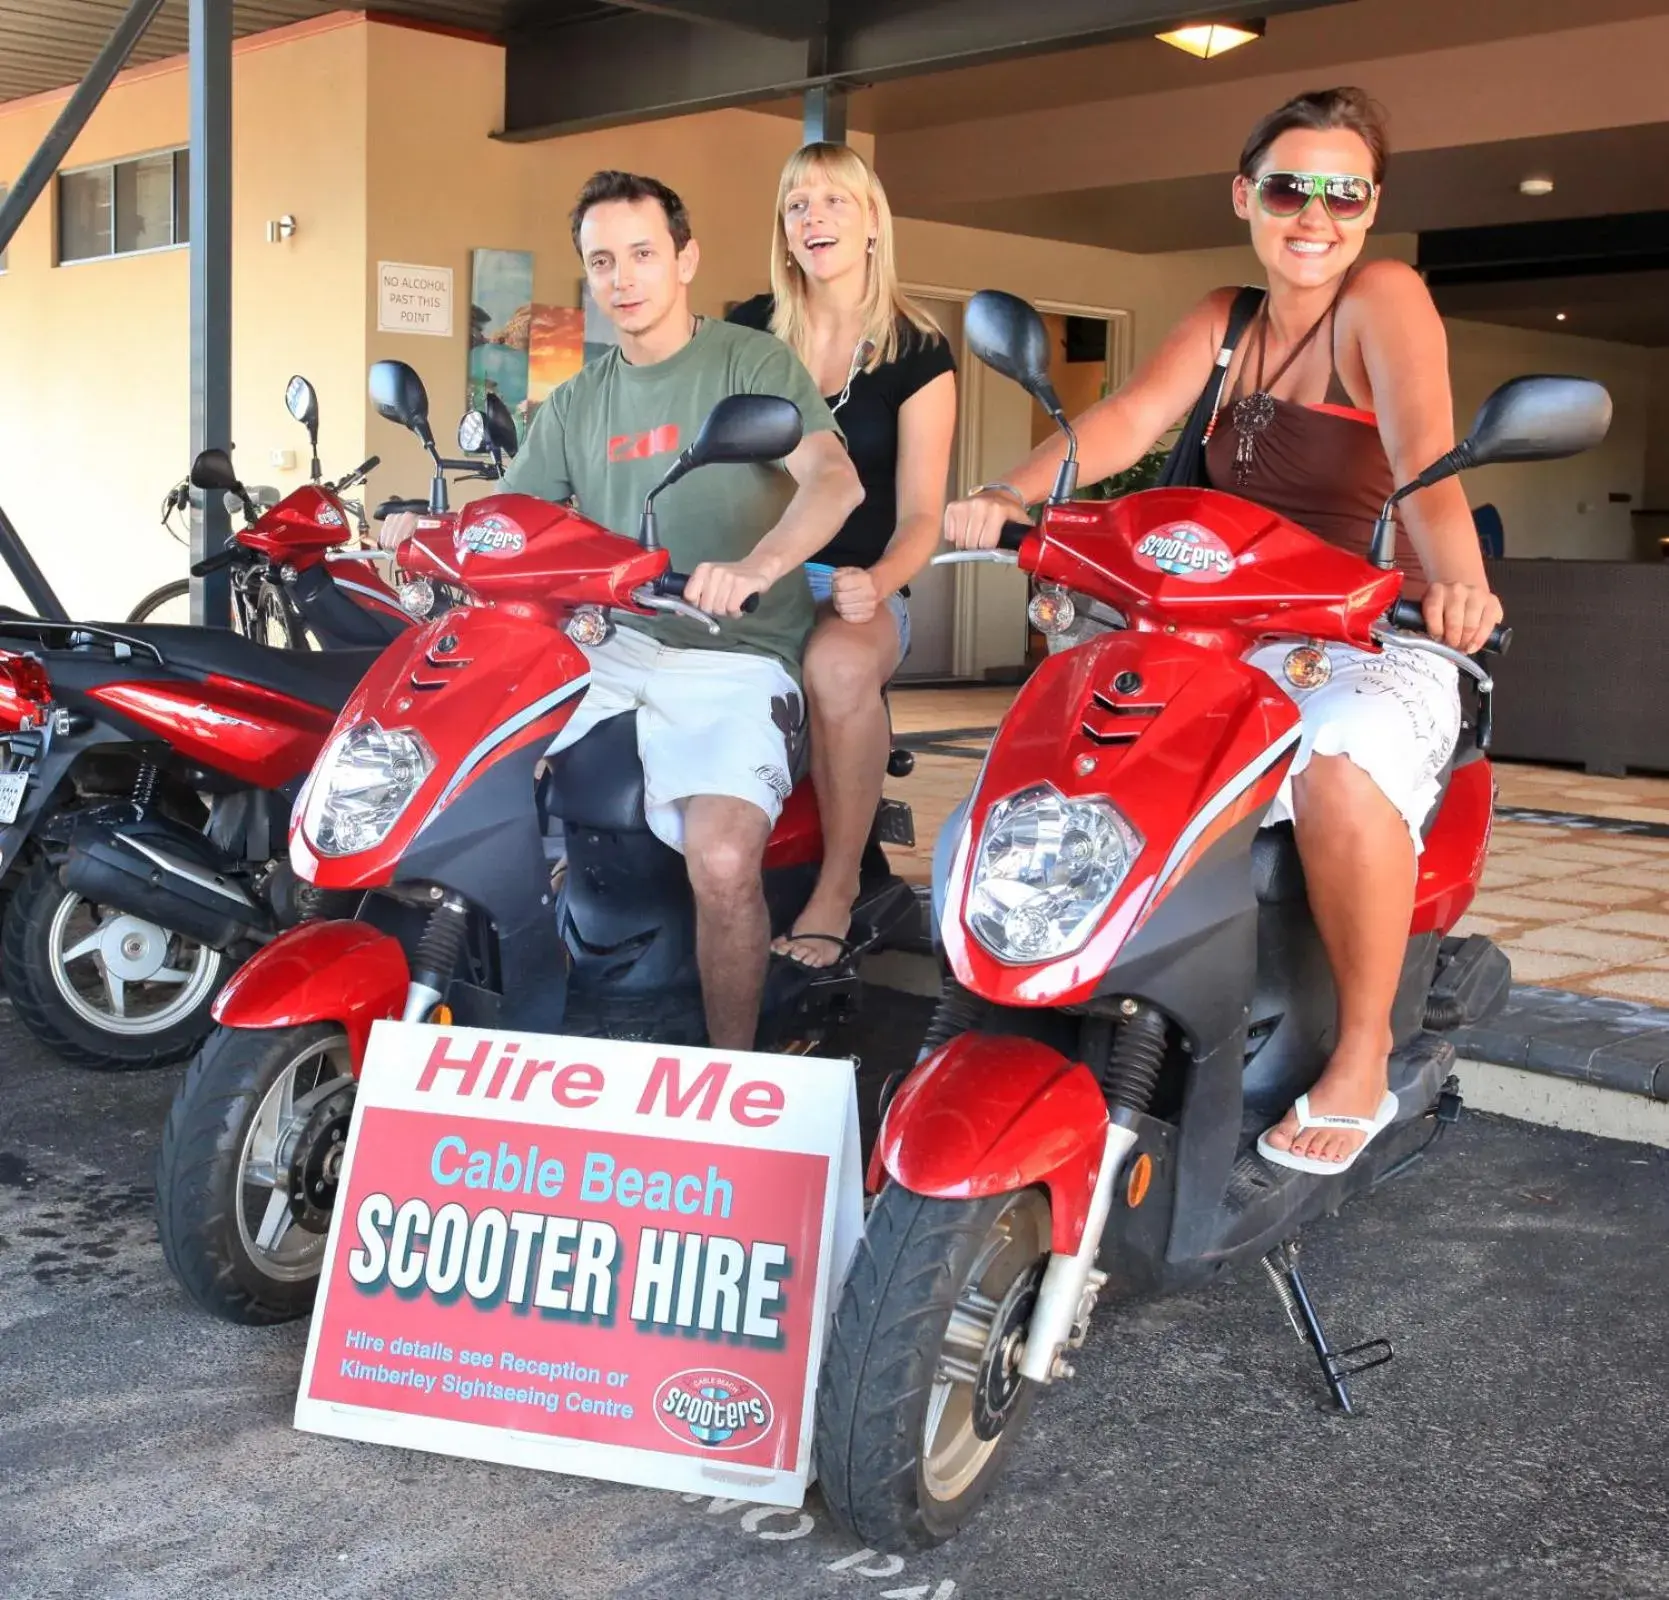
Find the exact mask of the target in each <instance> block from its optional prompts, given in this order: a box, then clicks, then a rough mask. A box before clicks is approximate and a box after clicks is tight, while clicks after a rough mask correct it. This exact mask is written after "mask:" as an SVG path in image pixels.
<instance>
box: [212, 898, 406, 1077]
mask: <svg viewBox="0 0 1669 1600" xmlns="http://www.w3.org/2000/svg"><path fill="white" fill-rule="evenodd" d="M410 987H411V971H410V969H409V968H408V966H407V964H406V953H405V951H404V950H403V949H401V948H400V941H399V940H398V939H394V938H391V937H390V936H389V935H388V934H386V933H380V932H378V930H377V929H375V928H372V927H368V926H367V925H366V924H365V923H363V922H343V921H337V922H307V923H303V924H302V926H301V927H299V928H291V929H290V930H289V932H288V933H284V934H280V935H279V937H278V938H276V939H274V940H273V941H272V943H271V944H269V945H266V946H265V947H263V948H262V949H261V950H260V951H259V952H257V953H256V954H255V955H254V956H252V957H251V958H250V959H249V960H248V961H246V962H245V963H244V964H243V966H241V967H239V968H238V970H237V971H236V972H235V973H233V974H232V977H231V980H230V981H229V982H228V983H227V985H226V987H225V988H224V989H222V990H221V991H220V994H219V996H218V997H217V998H216V1000H215V1003H214V1011H213V1015H214V1020H215V1021H216V1022H218V1023H220V1024H221V1025H222V1026H223V1027H227V1028H294V1027H299V1026H301V1025H302V1024H304V1023H308V1022H339V1023H341V1025H342V1026H343V1027H344V1028H345V1029H347V1033H348V1052H349V1056H350V1058H351V1060H352V1062H353V1073H354V1076H355V1077H356V1078H357V1077H358V1076H359V1067H360V1063H361V1062H362V1061H363V1060H364V1059H365V1045H366V1042H367V1041H368V1040H369V1039H370V1037H371V1024H372V1023H374V1022H376V1021H377V1020H378V1019H379V1018H387V1019H389V1020H397V1019H398V1018H399V1017H400V1015H401V1014H402V1013H403V1012H404V1010H405V1008H406V994H407V991H408V990H409V989H410Z"/></svg>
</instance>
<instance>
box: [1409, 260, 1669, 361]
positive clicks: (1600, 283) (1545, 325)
mask: <svg viewBox="0 0 1669 1600" xmlns="http://www.w3.org/2000/svg"><path fill="white" fill-rule="evenodd" d="M1434 298H1435V299H1436V301H1437V308H1438V310H1440V311H1441V312H1442V313H1443V314H1444V316H1447V317H1462V318H1464V319H1466V320H1467V321H1469V322H1497V323H1501V324H1504V325H1505V326H1507V327H1510V328H1533V329H1535V330H1536V331H1537V332H1538V333H1570V334H1578V335H1580V336H1582V337H1583V338H1587V339H1611V340H1614V341H1616V342H1617V343H1619V344H1640V345H1650V346H1654V347H1657V348H1663V347H1666V346H1669V271H1657V272H1616V273H1594V274H1589V275H1587V276H1584V277H1576V278H1538V279H1531V280H1528V281H1525V282H1520V283H1468V284H1451V285H1449V286H1448V287H1445V288H1440V289H1437V290H1435V291H1434ZM1560 312H1563V313H1564V314H1565V320H1564V321H1563V322H1561V321H1559V313H1560Z"/></svg>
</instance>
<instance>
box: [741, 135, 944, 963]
mask: <svg viewBox="0 0 1669 1600" xmlns="http://www.w3.org/2000/svg"><path fill="white" fill-rule="evenodd" d="M771 287H772V291H773V292H772V293H771V294H767V295H759V296H757V297H756V298H755V299H752V300H749V301H746V302H744V303H743V304H742V305H740V306H738V307H737V308H736V309H735V310H734V311H732V312H731V314H730V316H731V320H732V321H734V322H741V323H744V324H746V325H748V326H750V327H756V328H767V329H769V330H770V331H771V332H772V333H774V334H775V335H776V336H777V337H778V338H779V339H781V340H782V341H783V342H784V343H785V344H787V345H788V346H789V348H790V349H792V350H793V351H794V353H795V354H796V355H797V356H799V358H800V360H801V361H802V362H804V363H805V365H806V367H807V368H808V369H809V370H810V372H811V375H812V377H813V378H814V379H815V380H816V381H817V385H818V388H819V389H820V390H821V392H822V393H823V394H824V396H825V397H826V398H827V399H828V402H829V405H830V406H831V407H832V408H833V410H834V416H835V421H836V423H838V424H839V426H840V428H841V431H842V432H843V433H844V434H845V436H846V443H847V448H848V449H849V450H850V452H851V455H852V462H853V465H854V466H855V467H856V468H857V470H858V477H859V479H860V480H861V482H862V483H863V487H864V502H863V504H862V505H861V506H859V507H858V509H857V510H856V511H854V512H853V513H852V515H851V517H850V518H849V519H848V520H847V522H846V525H845V526H844V527H843V528H842V529H841V531H840V533H839V534H838V535H837V536H836V537H835V539H834V540H833V541H832V542H831V543H830V544H829V545H828V546H827V547H826V548H825V549H823V550H821V551H819V552H818V554H817V556H816V557H815V558H814V559H813V561H812V562H810V563H808V564H807V567H806V576H807V578H808V579H810V581H811V588H812V595H813V598H814V599H816V600H817V602H818V621H817V627H816V629H815V631H814V632H813V633H812V636H811V639H810V642H809V643H808V644H807V646H806V654H805V689H806V700H807V705H808V708H809V711H810V716H811V771H812V780H813V782H814V783H815V785H816V789H817V804H818V809H819V810H820V812H821V813H822V819H823V868H822V872H821V875H820V876H819V878H818V881H817V887H816V888H815V889H814V890H813V891H812V895H811V898H810V900H808V901H807V903H806V906H805V909H804V910H803V911H802V912H801V913H800V916H799V918H798V920H797V921H796V922H795V924H794V928H793V931H792V933H790V934H789V935H788V936H786V937H784V938H782V939H779V940H778V941H777V943H776V945H775V947H774V948H776V949H777V950H778V951H779V952H781V953H782V954H785V955H788V956H790V957H792V958H793V959H794V960H796V961H799V962H802V963H803V964H804V965H806V966H811V967H826V966H831V965H833V964H834V963H835V962H836V961H838V960H840V958H841V957H842V955H843V954H844V953H845V951H846V935H847V931H848V929H849V927H850V925H851V918H852V904H853V902H854V901H855V900H856V898H857V894H858V869H859V863H860V861H861V860H862V857H863V850H864V844H865V842H866V840H867V839H868V836H869V829H870V824H871V822H872V821H873V819H874V816H875V807H876V804H877V802H878V801H879V800H880V797H881V785H882V781H883V779H884V778H885V776H886V762H887V748H888V728H887V714H886V707H885V705H884V703H883V701H882V698H881V691H882V690H883V689H884V688H885V687H886V684H887V681H888V680H889V679H890V678H891V677H892V675H893V673H894V672H896V671H897V670H898V666H899V663H900V662H901V661H902V660H903V658H904V654H905V652H906V651H907V650H908V648H909V642H910V613H909V610H908V607H907V605H906V603H905V597H904V595H903V593H902V591H903V590H904V589H905V588H906V586H907V585H908V584H909V582H910V580H911V578H913V577H914V576H915V575H916V574H917V573H918V572H920V571H921V569H922V568H923V567H924V566H925V565H926V564H927V562H928V560H929V558H930V557H931V556H932V555H933V552H934V550H935V548H936V547H937V545H938V541H939V524H940V519H941V518H942V516H943V514H944V504H945V485H946V481H947V479H948V476H949V473H950V452H951V440H952V437H953V435H954V433H955V430H956V371H955V363H954V361H953V360H952V358H951V353H950V347H949V345H948V344H947V343H946V341H945V338H944V336H943V334H941V333H940V332H939V329H938V328H937V326H935V324H934V322H933V320H932V318H931V317H929V316H928V315H927V313H926V312H925V311H923V310H922V309H921V308H920V307H919V306H917V305H915V304H914V303H912V302H911V300H910V299H909V298H908V297H907V296H906V295H905V294H903V293H902V292H901V290H900V289H899V287H898V268H897V264H896V261H895V258H894V254H893V237H892V213H891V211H890V210H889V209H888V207H887V197H886V193H885V191H884V190H883V189H882V187H881V183H880V180H879V179H878V178H877V177H876V176H875V174H874V173H873V172H872V171H870V169H869V166H868V164H867V163H866V162H865V161H864V159H863V158H862V156H860V155H858V154H857V152H856V151H853V150H851V149H848V148H847V147H846V146H844V145H835V144H810V145H807V146H805V148H804V149H802V150H799V151H797V152H796V153H795V154H794V155H793V156H791V157H790V158H789V161H788V164H787V166H786V167H784V168H783V173H782V180H781V183H780V184H779V186H778V190H777V210H776V223H775V227H774V229H773V233H772V247H771Z"/></svg>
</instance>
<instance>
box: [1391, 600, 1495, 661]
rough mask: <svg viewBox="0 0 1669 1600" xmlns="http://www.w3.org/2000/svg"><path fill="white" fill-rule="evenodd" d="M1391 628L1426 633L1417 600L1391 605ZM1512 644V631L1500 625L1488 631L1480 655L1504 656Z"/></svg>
mask: <svg viewBox="0 0 1669 1600" xmlns="http://www.w3.org/2000/svg"><path fill="white" fill-rule="evenodd" d="M1389 616H1390V620H1391V626H1392V627H1393V628H1400V629H1401V630H1402V631H1403V632H1404V633H1426V632H1428V629H1427V628H1426V614H1425V612H1424V611H1422V610H1421V609H1420V602H1419V601H1418V600H1398V601H1396V602H1395V604H1393V605H1392V607H1391V610H1390V613H1389ZM1512 642H1513V630H1512V629H1511V628H1509V627H1508V626H1507V625H1506V623H1504V622H1503V623H1500V624H1498V625H1497V626H1496V627H1494V628H1493V629H1491V630H1490V635H1489V637H1488V638H1487V639H1486V640H1484V643H1483V648H1482V649H1481V650H1480V651H1479V652H1478V653H1479V654H1480V655H1496V656H1504V655H1505V654H1506V653H1507V651H1508V649H1509V648H1510V647H1511V645H1512Z"/></svg>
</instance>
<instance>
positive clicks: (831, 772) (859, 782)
mask: <svg viewBox="0 0 1669 1600" xmlns="http://www.w3.org/2000/svg"><path fill="white" fill-rule="evenodd" d="M897 664H898V624H897V622H896V621H895V620H894V618H893V615H892V612H891V611H890V610H889V609H888V608H887V607H886V606H880V607H878V608H877V609H876V612H875V615H874V616H873V617H871V618H870V619H869V621H868V622H846V621H844V620H842V619H841V618H840V617H837V616H836V615H835V614H834V612H833V611H832V610H830V609H827V608H825V609H824V611H823V614H822V615H821V617H820V619H819V621H818V624H817V628H816V631H815V632H814V633H813V634H812V636H811V641H810V643H809V644H807V646H806V655H805V668H804V672H805V685H806V701H807V704H808V706H809V708H810V712H811V780H812V783H813V784H814V785H815V786H816V789H817V809H818V812H819V814H820V816H821V818H822V822H823V866H822V870H821V871H820V872H819V873H818V876H817V884H816V887H815V888H813V890H812V891H811V898H810V899H809V900H807V901H806V904H805V909H804V910H803V911H801V913H800V915H799V916H798V918H796V919H795V922H794V933H796V934H799V933H824V934H833V935H835V936H836V937H837V938H841V939H844V938H845V937H846V931H847V929H848V928H850V927H851V925H852V903H853V901H855V900H856V899H857V898H858V871H859V868H860V866H861V864H862V861H863V850H864V845H865V843H866V842H867V841H868V839H869V829H870V824H871V823H873V822H874V820H875V807H876V806H877V804H879V802H880V799H881V786H882V784H883V782H884V781H885V779H886V773H887V750H888V744H889V734H888V729H887V708H886V705H885V703H884V702H883V701H882V699H881V691H882V690H883V689H884V688H885V687H886V684H887V679H888V678H890V677H891V676H892V671H893V668H894V667H895V666H896V665H897ZM773 948H775V949H777V950H779V951H781V952H782V953H783V954H785V955H790V956H792V957H793V958H794V959H795V960H796V961H800V962H803V963H804V964H805V965H806V966H808V967H827V966H832V965H833V964H834V963H835V962H836V961H838V960H839V959H840V951H839V948H838V947H837V946H836V945H834V944H831V943H830V942H829V941H828V940H827V939H803V940H801V939H795V938H794V937H792V935H790V936H789V937H786V938H782V939H778V940H777V942H776V944H775V946H774V947H773Z"/></svg>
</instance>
